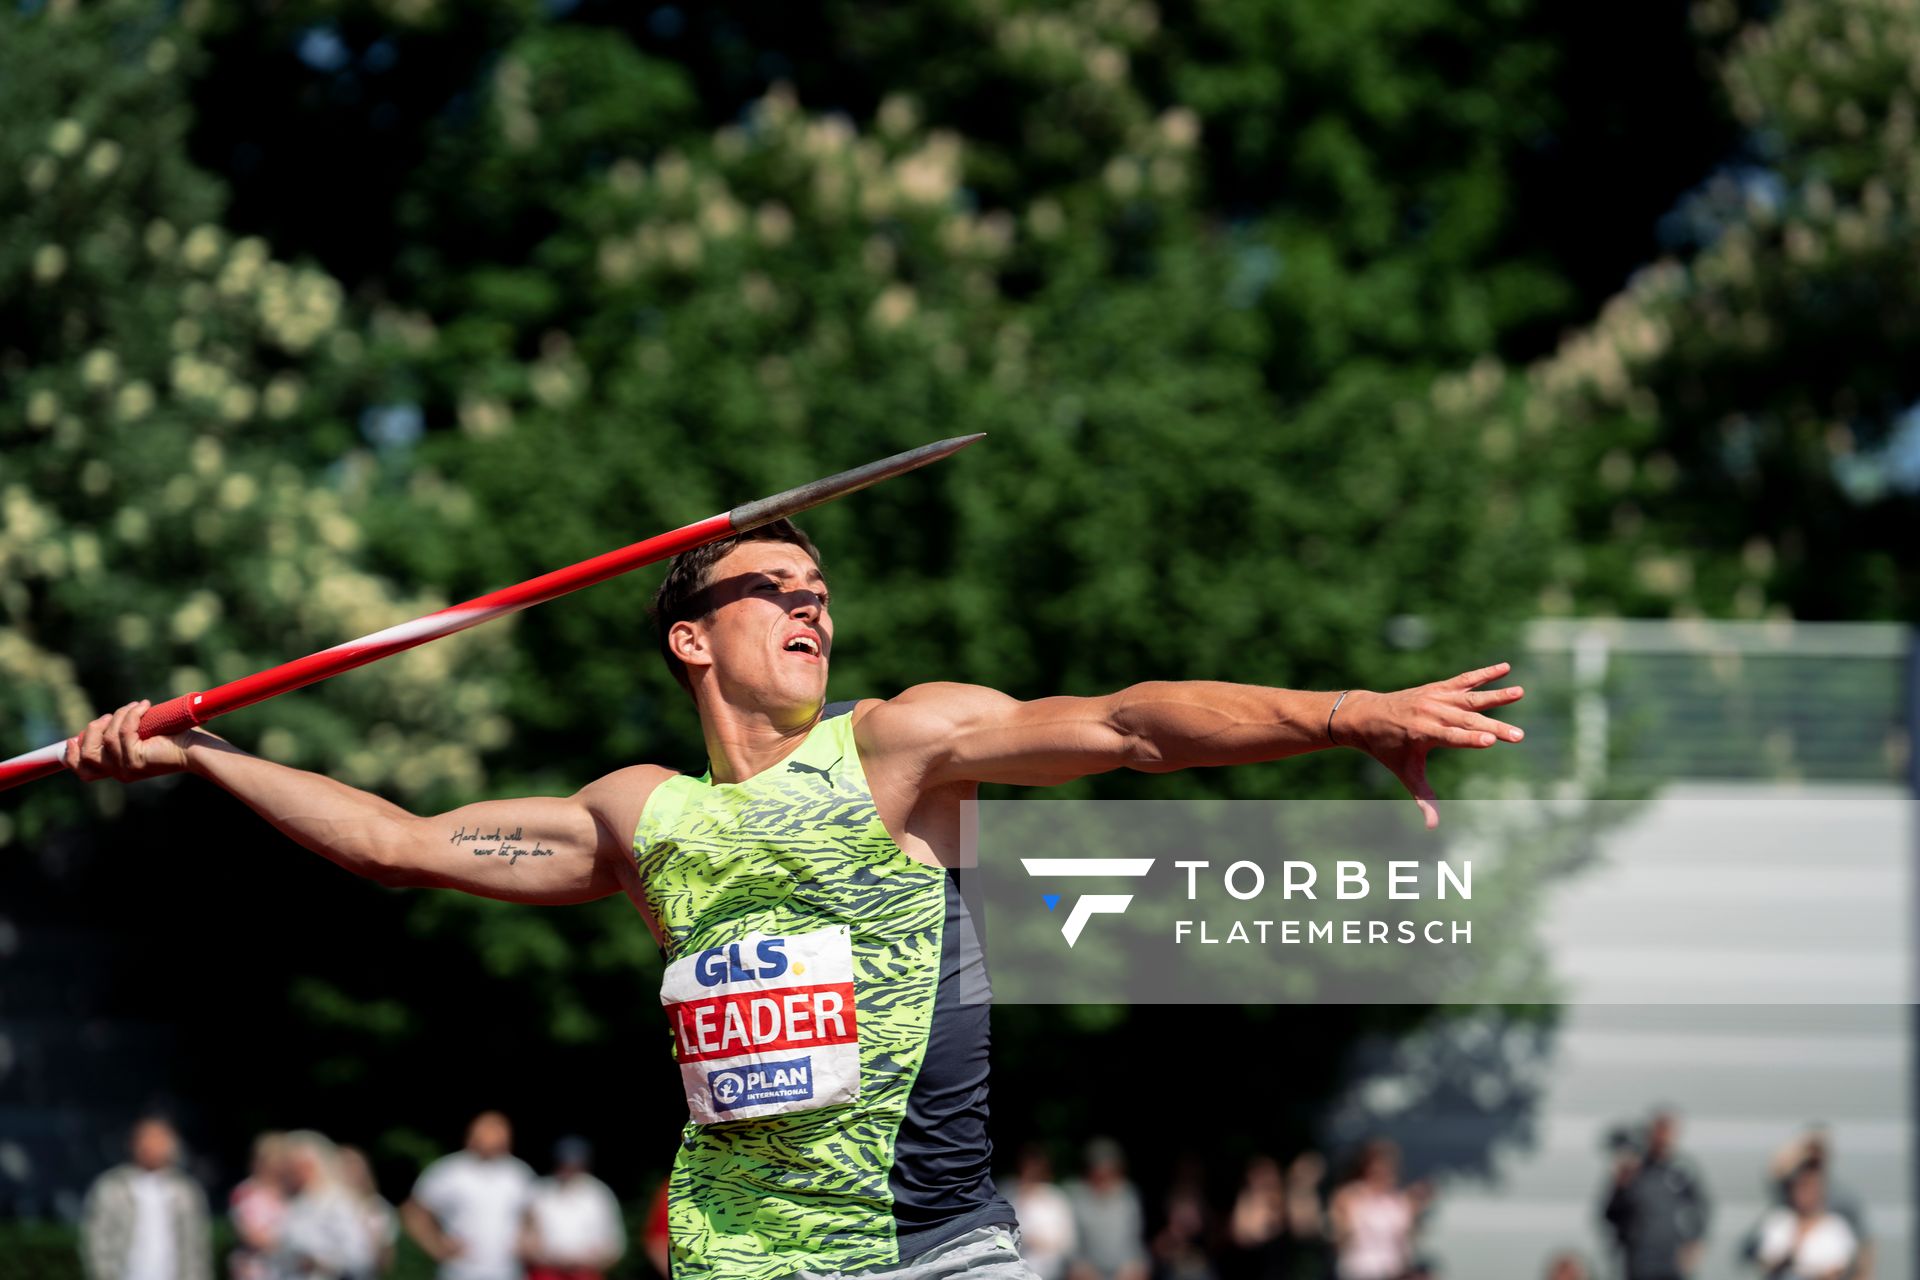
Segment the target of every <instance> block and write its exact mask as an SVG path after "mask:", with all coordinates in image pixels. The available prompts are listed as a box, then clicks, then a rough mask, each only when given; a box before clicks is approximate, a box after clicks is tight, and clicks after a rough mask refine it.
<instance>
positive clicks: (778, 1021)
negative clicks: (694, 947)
mask: <svg viewBox="0 0 1920 1280" xmlns="http://www.w3.org/2000/svg"><path fill="white" fill-rule="evenodd" d="M660 1003H661V1004H663V1005H665V1006H666V1010H667V1023H668V1025H669V1026H671V1027H672V1028H673V1042H674V1056H675V1058H676V1059H677V1060H678V1061H679V1063H680V1083H681V1086H682V1087H683V1088H684V1089H685V1090H686V1094H687V1113H688V1114H689V1115H690V1116H692V1117H693V1119H694V1120H695V1122H697V1123H699V1124H714V1123H716V1122H718V1121H722V1120H750V1119H753V1118H755V1117H757V1116H774V1115H783V1114H785V1113H787V1112H791V1111H810V1110H812V1109H813V1108H815V1107H830V1106H834V1105H836V1104H838V1103H843V1102H851V1101H853V1100H854V1099H855V1098H857V1097H859V1096H860V1029H859V1026H858V1024H857V1022H856V1020H855V1014H854V1007H853V942H852V939H851V937H850V935H849V934H848V932H847V930H846V929H845V928H844V927H842V928H837V929H816V930H815V931H813V932H812V933H799V934H789V935H787V936H784V937H777V936H769V935H767V934H762V933H749V934H747V935H746V936H745V937H743V938H741V939H740V940H739V941H737V942H729V943H726V944H724V945H722V946H718V947H709V948H707V949H706V950H705V951H701V952H698V953H696V954H694V955H689V956H682V957H681V958H680V959H678V960H675V961H674V962H673V963H672V964H670V965H668V966H667V972H666V976H665V977H664V978H663V979H662V980H661V982H660Z"/></svg>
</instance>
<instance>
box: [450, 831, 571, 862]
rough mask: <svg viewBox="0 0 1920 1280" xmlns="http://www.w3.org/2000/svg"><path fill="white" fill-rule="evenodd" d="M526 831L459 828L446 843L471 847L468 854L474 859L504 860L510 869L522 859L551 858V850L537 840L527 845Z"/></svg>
mask: <svg viewBox="0 0 1920 1280" xmlns="http://www.w3.org/2000/svg"><path fill="white" fill-rule="evenodd" d="M526 830H527V829H526V828H525V827H515V828H514V829H513V830H511V831H508V830H506V829H505V828H504V827H495V828H494V829H493V830H491V831H482V830H481V829H480V828H478V827H475V828H474V829H473V830H471V831H469V830H467V829H466V828H465V827H461V828H460V829H459V830H458V831H456V832H454V833H453V835H452V836H450V837H449V838H448V840H447V843H448V844H451V845H453V846H455V847H456V848H458V847H459V846H461V845H472V846H473V849H472V850H471V851H470V852H472V854H473V856H474V857H476V858H505V859H506V860H507V865H508V866H510V867H511V866H513V865H514V864H515V863H517V862H519V861H520V859H522V858H551V857H552V856H553V850H551V849H548V848H546V847H544V846H543V845H541V843H540V842H539V841H538V840H535V841H532V842H531V843H529V842H528V841H527V839H526Z"/></svg>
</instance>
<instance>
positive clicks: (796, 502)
mask: <svg viewBox="0 0 1920 1280" xmlns="http://www.w3.org/2000/svg"><path fill="white" fill-rule="evenodd" d="M984 436H985V433H984V432H982V433H978V434H975V435H970V436H954V437H953V438H952V439H950V440H940V441H936V442H935V443H933V444H926V445H921V446H920V447H919V448H918V449H909V450H907V452H905V453H896V454H894V455H893V456H892V457H891V458H882V459H880V461H878V462H869V463H868V464H867V465H866V466H864V467H855V468H854V469H853V470H851V471H842V472H841V473H840V474H838V475H833V476H828V477H827V478H826V479H824V480H815V481H814V482H813V483H812V484H803V485H801V486H800V487H798V488H796V489H788V490H787V491H786V492H785V493H776V494H774V495H773V496H772V497H771V498H761V499H760V500H759V501H757V502H749V503H747V504H745V505H744V506H738V507H735V508H734V509H733V510H731V511H723V512H721V513H720V514H719V515H717V516H708V517H707V518H706V519H705V520H696V521H695V522H694V523H692V524H690V525H686V526H683V527H682V528H679V529H675V530H673V531H671V532H669V533H662V534H659V535H657V536H655V537H651V538H648V539H646V540H645V541H644V542H636V543H633V544H632V545H630V546H625V547H621V548H620V549H619V550H618V551H609V552H607V553H606V554H605V555H598V556H594V557H593V558H592V559H590V560H582V561H581V562H580V563H579V564H574V565H568V566H567V567H566V568H564V569H555V570H554V571H553V572H552V573H543V574H541V575H540V576H539V577H537V578H529V579H528V580H527V581H525V582H522V583H520V584H519V585H517V586H512V587H503V588H501V589H500V590H498V591H493V592H489V593H488V594H486V595H484V596H475V597H474V598H473V599H471V600H469V601H467V602H466V603H465V604H456V605H453V606H452V607H450V608H446V609H442V610H440V611H439V612H438V613H429V614H427V615H426V616H425V617H420V618H415V619H414V620H413V621H412V622H403V623H401V624H400V625H399V626H397V627H388V628H387V629H386V630H384V631H376V632H374V633H373V634H372V635H367V636H361V637H360V638H359V639H358V640H349V641H347V642H346V643H345V644H337V645H335V646H333V648H331V649H322V650H321V651H320V652H318V653H310V654H308V655H307V656H306V657H304V658H297V659H295V660H294V661H292V662H288V663H283V664H281V665H280V666H277V667H270V668H268V669H267V670H265V671H257V672H255V673H254V674H253V675H250V676H242V677H241V678H240V679H238V680H235V681H232V682H231V683H228V684H223V685H221V686H219V687H218V688H215V689H207V690H203V691H202V692H200V693H183V694H181V695H180V696H179V697H177V698H173V699H170V700H169V701H166V702H162V703H160V704H159V705H158V706H154V707H149V708H147V712H146V714H145V715H143V716H141V717H140V725H139V729H138V732H139V734H140V736H141V737H142V738H157V737H163V736H165V735H166V734H170V733H179V732H181V731H182V730H185V729H190V728H192V727H193V726H194V725H197V724H205V723H206V722H207V721H209V720H211V719H213V718H214V717H215V716H223V715H226V714H227V713H228V712H229V711H238V710H239V709H240V708H242V707H250V706H252V705H253V704H254V703H256V702H264V701H266V700H267V699H268V698H272V697H277V696H278V695H280V694H283V693H286V692H287V691H288V690H290V689H298V688H300V687H301V686H302V685H309V684H313V683H314V682H315V681H318V680H325V679H326V678H327V677H328V676H337V675H339V674H340V673H341V672H342V671H351V670H352V669H353V668H355V667H360V666H365V665H366V664H367V663H369V662H378V661H379V660H380V659H381V658H385V657H388V656H390V655H392V654H396V653H399V652H401V651H403V650H406V649H411V648H413V647H414V646H415V645H421V644H425V643H426V642H427V641H429V640H438V639H439V638H440V637H441V636H450V635H452V634H453V633H454V632H456V631H465V630H466V629H467V628H468V627H477V626H479V625H480V624H481V623H483V622H491V621H492V620H493V619H495V618H500V617H505V616H506V615H507V614H509V613H518V612H519V611H520V610H522V609H525V608H527V607H528V606H529V605H536V604H542V603H545V602H546V601H548V600H552V599H553V598H554V597H556V596H563V595H566V594H567V593H568V592H569V591H578V590H579V589H580V588H581V587H590V586H592V585H593V584H594V583H596V582H604V581H606V580H607V579H608V578H613V577H617V576H619V575H620V574H623V573H625V572H627V571H628V570H629V569H638V568H639V567H640V566H642V565H648V564H653V563H654V562H656V561H659V560H665V559H666V558H667V557H668V556H676V555H679V554H680V553H681V552H682V551H691V550H692V549H693V548H695V547H700V546H705V545H706V544H707V543H709V542H717V541H718V540H720V539H721V538H725V537H728V536H730V535H732V534H736V533H744V532H746V531H747V530H748V529H753V528H757V527H758V526H760V525H763V524H767V523H769V522H770V521H774V520H778V519H780V518H782V517H783V516H790V515H793V514H794V513H795V512H798V511H805V510H806V509H807V508H809V507H817V506H819V505H820V504H821V503H823V502H831V501H833V500H834V499H835V498H839V497H844V496H845V495H846V494H849V493H852V492H853V491H854V490H856V489H864V488H866V487H867V486H868V485H870V484H876V483H878V482H879V481H882V480H887V479H891V478H892V477H894V476H897V475H900V474H902V473H904V472H907V471H912V470H913V469H914V468H915V467H923V466H925V465H926V464H927V463H929V462H937V461H939V460H940V459H941V458H945V457H947V456H948V455H950V454H955V453H958V452H959V451H960V450H962V449H964V448H966V447H967V446H968V445H970V444H972V443H974V442H975V441H976V440H980V439H983V438H984ZM66 753H67V740H66V739H65V738H62V739H61V740H60V741H59V742H55V743H52V744H50V745H48V746H44V747H41V748H40V749H39V750H37V751H29V752H27V753H26V754H25V755H21V756H15V757H14V758H13V759H11V760H0V791H5V790H6V789H7V788H9V787H17V786H19V785H21V784H22V783H25V782H31V781H33V780H34V779H35V778H44V777H46V776H47V775H48V774H51V773H58V772H60V771H61V770H62V769H64V768H65V767H66V764H65V757H66Z"/></svg>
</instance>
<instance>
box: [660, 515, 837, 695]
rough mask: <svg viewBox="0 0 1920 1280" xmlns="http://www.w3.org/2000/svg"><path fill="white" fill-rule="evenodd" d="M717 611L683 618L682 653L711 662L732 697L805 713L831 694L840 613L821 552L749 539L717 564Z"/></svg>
mask: <svg viewBox="0 0 1920 1280" xmlns="http://www.w3.org/2000/svg"><path fill="white" fill-rule="evenodd" d="M707 592H708V599H709V601H710V602H711V603H712V605H713V612H712V613H711V614H710V615H708V616H707V617H706V618H705V619H702V620H701V621H698V622H682V623H676V624H675V626H674V633H675V634H674V637H673V640H674V644H675V652H676V653H678V654H679V655H680V659H681V661H683V662H685V663H686V664H687V665H688V666H689V667H699V666H706V667H708V668H710V670H711V671H712V673H713V674H714V675H715V676H716V677H718V679H719V681H720V686H719V687H720V693H721V695H722V696H723V697H725V698H726V699H727V701H729V702H735V703H744V704H746V705H750V706H756V707H760V708H762V709H764V710H767V711H770V712H773V713H774V714H776V715H777V716H781V717H782V718H793V719H796V720H798V719H804V718H806V717H808V716H811V715H812V714H813V713H814V712H815V711H817V710H818V709H819V707H820V704H821V703H822V702H824V701H825V700H826V696H827V664H828V663H829V662H830V661H831V658H832V651H833V619H832V618H831V617H830V616H829V615H828V613H827V604H828V600H827V583H826V579H825V578H823V577H821V575H820V566H819V565H817V564H815V563H814V562H813V557H812V556H810V555H808V554H807V553H806V552H805V551H803V550H801V549H800V548H799V547H796V546H794V545H793V544H792V543H788V542H747V543H742V544H741V545H740V546H737V547H735V548H734V549H733V550H732V551H729V552H728V553H727V554H726V555H725V556H724V557H722V558H721V559H720V561H719V562H718V563H717V564H715V565H714V566H713V568H712V569H711V570H710V571H709V574H708V578H707Z"/></svg>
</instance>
